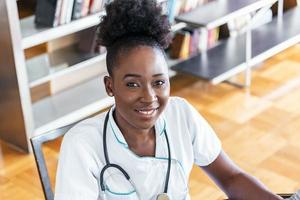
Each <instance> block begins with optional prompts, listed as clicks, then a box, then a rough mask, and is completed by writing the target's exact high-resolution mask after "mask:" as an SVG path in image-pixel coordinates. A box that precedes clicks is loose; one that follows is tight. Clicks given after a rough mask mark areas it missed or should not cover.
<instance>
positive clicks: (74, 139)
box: [63, 113, 105, 146]
mask: <svg viewBox="0 0 300 200" xmlns="http://www.w3.org/2000/svg"><path fill="white" fill-rule="evenodd" d="M104 117H105V113H101V114H99V115H96V116H93V117H90V118H87V119H84V120H82V121H80V122H78V123H77V124H75V125H74V126H73V127H72V128H71V129H70V130H69V131H68V132H67V133H66V134H65V136H64V138H63V142H64V143H69V144H73V145H75V144H81V145H88V146H90V145H93V144H94V143H98V142H101V139H102V126H103V120H104Z"/></svg>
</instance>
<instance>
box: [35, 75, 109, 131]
mask: <svg viewBox="0 0 300 200" xmlns="http://www.w3.org/2000/svg"><path fill="white" fill-rule="evenodd" d="M105 74H106V73H103V74H102V75H101V76H97V77H96V78H94V79H92V80H89V81H87V82H84V83H82V84H79V85H77V86H75V87H73V88H71V89H68V90H65V91H63V92H61V93H58V94H55V95H52V96H50V97H47V98H44V99H42V100H40V101H38V102H36V103H34V104H33V115H34V124H35V131H34V135H39V134H42V133H45V132H47V131H50V130H53V129H56V128H59V127H61V126H65V125H67V124H70V123H73V122H76V121H78V120H81V119H83V118H85V117H88V116H90V115H92V114H94V113H95V112H97V111H100V110H102V109H104V108H106V107H108V106H111V105H112V104H113V102H114V101H113V98H111V97H108V96H107V94H106V92H105V87H104V83H103V76H104V75H105Z"/></svg>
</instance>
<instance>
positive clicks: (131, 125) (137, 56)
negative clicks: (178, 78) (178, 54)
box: [55, 0, 281, 200]
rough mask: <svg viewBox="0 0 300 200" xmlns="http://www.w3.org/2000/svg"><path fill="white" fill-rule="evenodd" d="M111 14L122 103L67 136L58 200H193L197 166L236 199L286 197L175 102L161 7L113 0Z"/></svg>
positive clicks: (108, 42)
mask: <svg viewBox="0 0 300 200" xmlns="http://www.w3.org/2000/svg"><path fill="white" fill-rule="evenodd" d="M106 12H107V15H106V16H105V17H104V18H103V20H102V21H101V23H100V25H99V30H100V32H99V36H98V39H99V43H100V44H101V45H104V46H106V47H107V58H106V59H107V70H108V72H109V76H107V77H105V78H104V83H105V86H106V91H107V94H108V95H109V96H113V97H114V99H115V105H114V106H113V107H112V108H111V109H110V110H109V111H108V112H107V113H103V114H100V115H98V116H96V117H93V118H90V119H87V120H85V121H83V122H80V123H79V124H77V125H76V126H75V127H74V128H72V129H71V130H70V131H69V132H68V133H67V134H66V136H65V137H64V140H63V144H62V147H61V154H60V160H59V166H58V173H57V183H56V192H55V199H56V200H84V199H86V200H96V199H142V200H144V199H146V200H152V199H172V200H177V199H180V200H182V199H190V197H189V194H188V185H187V183H188V178H189V175H190V172H191V169H192V166H193V164H196V165H198V166H200V167H201V168H202V169H203V170H204V171H205V172H206V173H207V174H208V175H209V176H210V177H211V178H212V179H213V180H214V181H215V182H216V183H217V184H218V186H219V187H220V188H221V189H222V190H223V191H224V192H225V193H226V194H227V195H228V197H229V198H232V199H263V200H264V199H281V198H280V197H278V196H277V195H274V194H272V193H271V192H270V191H269V190H268V189H266V187H264V186H263V185H262V184H261V183H259V182H258V181H257V180H256V179H254V178H253V177H251V176H249V175H247V174H246V173H244V172H243V171H241V170H240V169H239V168H238V167H237V166H236V165H235V164H233V162H232V161H231V160H230V159H229V158H228V157H227V156H226V154H225V153H224V152H223V151H222V148H221V143H220V141H219V139H218V138H217V136H216V135H215V133H214V132H213V130H212V129H211V128H210V126H209V125H208V124H207V122H206V121H205V120H204V119H203V118H202V117H201V116H200V115H199V113H198V112H197V111H196V110H195V109H194V108H193V107H192V106H191V105H190V104H189V103H187V102H186V101H185V100H184V99H181V98H178V97H169V93H170V83H169V78H168V66H167V63H166V59H165V54H164V50H163V49H164V48H165V47H167V46H168V45H169V42H170V25H169V23H168V20H167V18H166V16H163V15H162V14H161V8H160V7H159V6H158V5H157V4H156V3H155V1H153V0H114V1H113V2H112V3H110V4H108V5H107V6H106Z"/></svg>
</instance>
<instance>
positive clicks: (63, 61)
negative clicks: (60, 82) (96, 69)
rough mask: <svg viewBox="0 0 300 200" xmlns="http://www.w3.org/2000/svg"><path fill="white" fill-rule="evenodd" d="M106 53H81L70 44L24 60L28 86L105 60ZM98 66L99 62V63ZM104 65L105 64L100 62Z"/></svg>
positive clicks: (33, 85)
mask: <svg viewBox="0 0 300 200" xmlns="http://www.w3.org/2000/svg"><path fill="white" fill-rule="evenodd" d="M105 56H106V54H101V55H100V54H96V53H83V52H80V51H79V50H77V48H76V46H74V45H72V46H69V47H65V48H62V49H59V50H56V51H54V52H51V53H45V54H42V55H39V56H36V57H34V58H32V59H29V60H27V61H26V68H27V73H28V79H29V86H30V88H32V87H35V86H37V85H40V84H43V83H45V82H47V81H50V80H52V79H54V78H57V77H59V76H62V75H65V74H68V73H71V72H74V71H76V70H80V69H82V68H84V67H88V66H91V65H93V64H95V63H99V62H101V61H105ZM99 66H100V64H99ZM101 66H104V67H105V64H101Z"/></svg>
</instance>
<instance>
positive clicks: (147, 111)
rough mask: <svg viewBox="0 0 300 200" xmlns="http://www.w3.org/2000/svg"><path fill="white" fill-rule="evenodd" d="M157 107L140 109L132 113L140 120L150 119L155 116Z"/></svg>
mask: <svg viewBox="0 0 300 200" xmlns="http://www.w3.org/2000/svg"><path fill="white" fill-rule="evenodd" d="M158 109H159V107H156V108H140V109H135V110H134V111H135V112H136V113H137V114H138V115H139V116H141V117H142V118H147V119H152V118H154V117H155V116H156V114H157V111H158Z"/></svg>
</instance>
